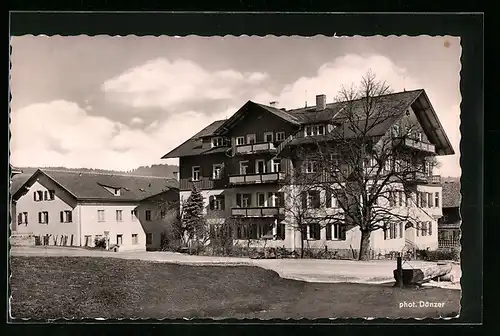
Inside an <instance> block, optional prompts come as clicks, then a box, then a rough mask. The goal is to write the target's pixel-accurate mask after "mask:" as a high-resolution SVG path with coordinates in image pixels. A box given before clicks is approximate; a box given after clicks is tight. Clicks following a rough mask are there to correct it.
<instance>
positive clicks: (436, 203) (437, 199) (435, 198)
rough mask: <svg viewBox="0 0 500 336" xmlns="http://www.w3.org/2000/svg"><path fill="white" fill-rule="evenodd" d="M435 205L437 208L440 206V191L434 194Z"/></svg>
mask: <svg viewBox="0 0 500 336" xmlns="http://www.w3.org/2000/svg"><path fill="white" fill-rule="evenodd" d="M434 206H435V207H436V208H439V193H438V192H437V193H435V194H434Z"/></svg>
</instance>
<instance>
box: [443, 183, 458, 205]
mask: <svg viewBox="0 0 500 336" xmlns="http://www.w3.org/2000/svg"><path fill="white" fill-rule="evenodd" d="M461 200H462V194H461V193H460V182H447V183H443V208H458V207H460V202H461Z"/></svg>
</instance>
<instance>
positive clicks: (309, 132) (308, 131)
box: [304, 126, 313, 136]
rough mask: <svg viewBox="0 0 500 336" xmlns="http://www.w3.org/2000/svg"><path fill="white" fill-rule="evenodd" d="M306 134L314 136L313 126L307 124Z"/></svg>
mask: <svg viewBox="0 0 500 336" xmlns="http://www.w3.org/2000/svg"><path fill="white" fill-rule="evenodd" d="M304 133H305V134H304V135H305V136H312V135H313V128H312V126H306V128H305V130H304Z"/></svg>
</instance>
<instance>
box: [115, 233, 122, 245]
mask: <svg viewBox="0 0 500 336" xmlns="http://www.w3.org/2000/svg"><path fill="white" fill-rule="evenodd" d="M122 244H123V235H121V234H119V235H116V245H119V246H121V245H122Z"/></svg>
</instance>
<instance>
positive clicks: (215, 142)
mask: <svg viewBox="0 0 500 336" xmlns="http://www.w3.org/2000/svg"><path fill="white" fill-rule="evenodd" d="M223 145H224V141H223V139H222V138H221V137H215V138H212V147H221V146H223Z"/></svg>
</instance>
